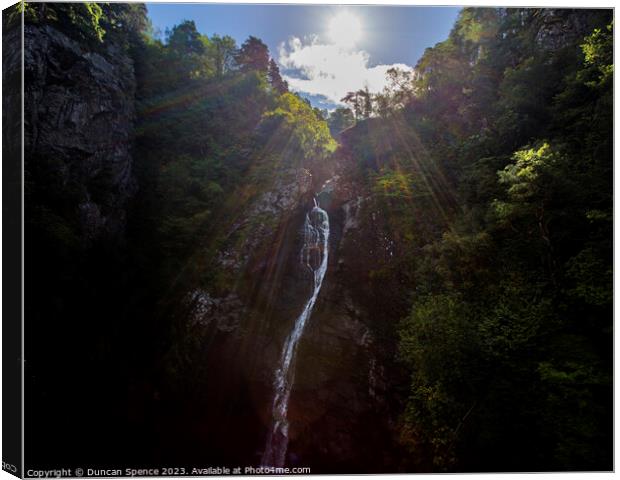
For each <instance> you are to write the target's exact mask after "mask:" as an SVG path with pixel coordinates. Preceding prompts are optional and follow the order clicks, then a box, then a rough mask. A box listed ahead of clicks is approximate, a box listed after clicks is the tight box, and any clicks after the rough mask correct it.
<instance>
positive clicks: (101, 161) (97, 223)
mask: <svg viewBox="0 0 620 480" xmlns="http://www.w3.org/2000/svg"><path fill="white" fill-rule="evenodd" d="M24 42H25V48H24V52H25V55H24V66H25V98H24V102H25V105H24V108H25V125H24V135H25V161H26V167H25V168H26V175H27V179H26V181H27V182H28V181H29V180H30V181H31V182H32V184H33V185H35V187H36V192H35V195H40V196H41V197H43V198H42V199H45V198H46V197H49V198H54V199H55V200H56V205H58V207H59V210H58V211H57V212H55V213H57V214H60V215H61V216H62V217H64V218H65V219H66V220H67V221H68V222H70V223H77V225H78V232H77V233H78V235H79V237H80V239H81V242H82V244H83V245H84V246H88V245H90V244H92V243H93V242H95V241H97V240H100V239H102V238H104V239H106V240H112V241H114V240H119V239H120V238H122V236H123V232H124V227H125V221H126V211H125V209H126V204H127V201H128V199H129V198H130V197H131V196H132V195H133V193H134V192H135V190H136V184H135V181H134V179H133V176H132V157H131V153H130V148H131V141H132V129H133V125H134V119H135V106H134V92H135V88H136V85H135V77H134V69H133V62H132V60H131V59H130V58H129V57H128V56H127V55H126V54H125V53H124V52H123V51H122V50H121V49H120V48H119V47H118V46H116V45H114V44H102V46H101V51H97V52H95V51H90V50H85V47H84V45H83V43H78V42H76V41H74V40H72V39H71V38H69V37H68V36H66V35H65V34H63V33H61V32H59V31H58V30H56V29H55V28H53V27H51V26H49V25H48V26H43V27H39V26H33V25H26V27H25V31H24ZM58 199H61V201H58Z"/></svg>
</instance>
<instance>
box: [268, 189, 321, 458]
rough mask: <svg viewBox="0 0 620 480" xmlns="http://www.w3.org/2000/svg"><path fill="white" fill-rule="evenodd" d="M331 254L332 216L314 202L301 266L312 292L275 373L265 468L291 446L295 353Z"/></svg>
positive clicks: (309, 214)
mask: <svg viewBox="0 0 620 480" xmlns="http://www.w3.org/2000/svg"><path fill="white" fill-rule="evenodd" d="M328 254H329V216H328V215H327V212H326V211H325V210H323V209H322V208H321V207H319V205H318V203H317V201H316V199H315V200H314V207H313V208H312V210H311V211H310V212H309V213H308V214H307V215H306V221H305V223H304V245H303V247H302V249H301V263H302V265H303V266H304V267H306V268H308V269H309V270H310V272H311V273H312V277H313V289H312V294H311V295H310V298H309V299H308V301H307V302H306V304H305V305H304V309H303V310H302V312H301V314H300V315H299V317H297V319H296V320H295V325H294V326H293V330H292V331H291V333H290V334H289V336H288V338H287V339H286V342H285V343H284V349H283V350H282V355H281V357H280V364H279V366H278V368H277V370H276V372H275V380H274V390H275V393H274V398H273V406H272V424H271V429H270V431H269V436H268V438H267V445H266V447H265V452H264V454H263V458H262V461H261V464H262V465H263V466H271V467H282V466H284V460H285V457H286V449H287V447H288V418H287V414H288V402H289V398H290V396H291V388H292V387H293V381H294V379H295V368H294V366H295V365H294V364H295V353H296V351H297V344H298V342H299V339H300V338H301V335H302V334H303V332H304V327H305V326H306V321H307V320H308V318H310V315H311V314H312V309H313V308H314V304H315V302H316V299H317V297H318V295H319V291H320V290H321V285H322V284H323V277H325V272H326V271H327V258H328Z"/></svg>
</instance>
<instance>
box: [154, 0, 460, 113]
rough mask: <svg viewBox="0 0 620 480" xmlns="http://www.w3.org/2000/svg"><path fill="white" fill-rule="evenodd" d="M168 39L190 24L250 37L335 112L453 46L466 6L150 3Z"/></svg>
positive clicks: (293, 85) (299, 87)
mask: <svg viewBox="0 0 620 480" xmlns="http://www.w3.org/2000/svg"><path fill="white" fill-rule="evenodd" d="M147 8H148V14H149V17H150V18H151V21H152V23H153V27H154V28H155V30H156V32H157V31H159V32H160V34H161V35H162V39H163V33H164V32H165V30H166V28H171V27H173V26H174V25H177V24H179V23H180V22H182V21H183V20H194V22H195V23H196V27H197V29H198V31H199V32H200V33H202V34H206V35H209V36H211V35H212V34H214V33H217V34H219V35H230V36H231V37H233V38H234V39H235V40H236V41H237V44H238V45H241V44H242V43H243V41H244V40H245V39H246V38H247V37H248V36H250V35H253V36H255V37H258V38H260V39H261V40H262V41H263V42H265V44H266V45H267V46H268V47H269V51H270V53H271V56H272V57H273V58H274V59H275V60H276V61H277V62H278V64H279V66H280V70H281V72H282V74H283V76H284V78H285V80H287V81H288V83H289V87H290V89H291V90H293V91H296V92H299V93H300V94H301V95H302V96H304V97H306V98H308V99H309V100H310V101H311V102H312V104H313V105H314V106H318V107H320V108H328V109H330V110H331V109H333V108H335V107H336V106H337V105H341V104H342V103H341V101H340V99H341V98H342V97H344V95H345V94H346V93H347V92H349V91H355V90H358V89H361V88H365V87H368V89H369V90H370V91H371V92H373V93H376V92H378V91H381V90H382V89H383V87H384V86H385V84H386V80H385V72H386V71H387V70H388V69H389V68H391V67H398V68H401V69H403V70H408V69H412V68H413V67H414V66H415V64H416V62H417V61H418V59H419V58H420V57H421V56H422V54H423V53H424V50H425V49H426V48H427V47H432V46H433V45H435V44H436V43H438V42H441V41H443V40H445V39H446V38H447V36H448V33H449V32H450V29H451V28H452V25H453V24H454V21H455V20H456V17H457V15H458V12H459V10H460V7H421V6H418V7H415V6H355V5H346V6H335V5H334V6H332V5H273V4H272V5H241V4H236V5H235V4H179V3H175V4H163V3H150V4H149V3H147Z"/></svg>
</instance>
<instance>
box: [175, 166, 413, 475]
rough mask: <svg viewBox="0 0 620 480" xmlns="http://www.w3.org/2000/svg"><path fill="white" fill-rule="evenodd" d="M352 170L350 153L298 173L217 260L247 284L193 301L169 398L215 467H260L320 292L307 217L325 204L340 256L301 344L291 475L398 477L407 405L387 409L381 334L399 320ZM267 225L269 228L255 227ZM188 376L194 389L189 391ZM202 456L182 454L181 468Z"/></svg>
mask: <svg viewBox="0 0 620 480" xmlns="http://www.w3.org/2000/svg"><path fill="white" fill-rule="evenodd" d="M353 164H354V162H352V159H350V158H348V157H347V156H346V155H341V156H337V157H335V158H334V159H332V160H330V161H329V162H328V164H325V165H319V166H315V168H314V169H313V171H312V172H307V171H306V173H303V172H304V171H302V170H299V171H294V170H291V171H290V172H288V173H287V175H285V177H284V179H283V180H282V181H280V182H279V183H277V184H274V187H273V189H272V190H270V191H267V192H266V193H264V194H263V195H261V196H259V197H258V199H257V200H256V201H255V202H253V203H252V204H251V205H250V206H249V207H248V208H247V210H246V212H247V213H246V214H245V215H244V216H243V218H241V219H240V220H238V221H237V222H235V223H234V224H233V225H232V227H231V229H230V234H229V235H228V241H227V242H226V243H225V244H224V246H223V247H222V248H221V250H220V251H219V252H218V253H217V254H216V258H217V262H216V265H215V267H214V268H218V269H220V270H221V271H222V272H227V273H228V274H230V275H231V276H232V277H233V278H235V279H236V280H235V282H234V283H233V284H232V286H231V288H230V289H229V290H225V291H220V292H213V291H207V290H203V289H201V288H197V289H195V290H192V291H190V292H188V294H187V296H186V300H185V301H186V307H187V309H188V316H187V320H186V323H185V328H186V330H185V333H184V334H183V339H182V340H181V341H180V343H179V345H178V348H176V349H175V351H174V352H172V353H171V355H170V356H169V358H168V362H169V365H170V368H171V370H170V377H169V379H168V381H167V382H166V383H167V384H168V385H173V386H172V387H171V389H170V390H167V391H166V392H165V393H164V396H168V397H169V398H172V399H177V400H179V401H180V402H181V403H182V405H183V410H184V411H186V412H187V413H186V414H184V415H183V419H181V418H179V417H178V416H173V418H172V419H171V420H170V422H171V423H173V424H174V423H185V422H186V421H187V417H191V418H192V421H193V422H194V424H195V425H196V431H195V434H194V435H195V436H194V437H192V438H193V439H194V440H193V441H194V445H195V446H196V447H197V448H200V449H202V450H203V451H204V452H208V453H205V455H206V456H207V457H208V458H209V459H212V460H214V461H215V460H216V459H220V460H221V459H225V460H226V461H228V462H230V463H231V465H232V464H234V463H235V462H237V463H239V462H240V463H242V464H255V465H258V464H259V462H260V458H261V455H262V453H263V450H264V448H265V442H266V440H267V435H268V429H269V427H270V422H271V413H272V412H271V407H272V401H273V391H274V390H273V381H274V373H275V369H276V368H277V366H278V362H279V358H280V354H281V350H282V348H283V344H284V341H285V338H286V337H287V336H288V335H289V333H290V331H291V329H292V328H293V323H294V321H295V319H296V318H297V317H298V316H299V314H300V313H301V309H302V308H303V305H304V303H305V302H306V300H307V299H308V296H309V295H310V293H311V290H312V279H311V277H310V275H309V273H308V271H307V269H305V268H303V265H302V263H301V259H300V252H301V248H302V243H303V235H304V234H303V223H304V219H305V215H306V213H307V212H308V211H309V210H310V209H311V207H312V205H313V200H312V198H313V195H316V197H317V198H318V200H319V203H320V205H321V207H322V208H324V209H325V210H326V211H327V212H328V214H329V218H330V230H331V233H330V246H329V248H330V256H329V264H328V268H327V273H326V275H325V279H324V284H323V287H322V290H321V291H320V294H319V296H318V299H317V301H316V305H315V308H314V310H313V313H312V315H311V316H310V318H309V319H308V322H307V327H306V329H305V331H304V333H303V335H302V337H301V340H300V342H299V347H298V353H297V359H296V362H295V367H294V368H295V381H294V384H293V387H292V392H291V397H290V404H289V420H290V422H289V423H290V426H289V432H290V444H289V449H288V454H287V457H286V465H288V466H290V465H298V466H307V465H310V466H312V467H313V468H314V472H315V473H321V472H337V471H348V472H351V471H359V472H368V471H375V472H380V471H394V470H395V469H398V468H399V465H398V462H397V460H396V458H398V451H397V447H396V437H395V434H394V432H393V431H392V427H393V426H394V425H395V421H396V415H397V412H398V411H399V408H400V407H401V406H400V405H390V404H389V402H388V401H386V400H385V397H386V395H385V393H386V391H387V390H389V389H390V386H389V382H393V381H394V378H392V379H387V378H386V376H385V371H386V362H388V363H389V364H391V363H392V362H393V356H394V352H393V349H392V346H391V345H390V343H389V342H388V343H387V344H386V343H385V341H384V339H379V340H378V341H377V338H376V335H375V333H374V329H375V327H376V325H377V324H381V323H384V322H386V321H387V322H389V321H392V320H393V319H391V318H387V319H386V318H384V316H383V315H382V313H381V306H380V305H378V304H377V303H376V302H374V301H373V299H372V297H373V295H374V293H373V292H372V286H371V285H370V284H369V282H368V278H369V274H370V271H371V270H372V269H373V268H377V265H378V264H379V263H381V261H383V256H382V255H381V254H380V255H379V257H380V259H379V261H378V258H377V255H376V253H374V252H377V251H378V250H379V248H378V243H379V242H380V237H381V236H382V235H383V232H381V229H380V228H379V229H377V230H369V229H368V228H367V225H368V220H369V218H370V210H371V209H370V208H369V207H367V205H366V203H370V202H369V200H370V197H367V196H365V194H364V186H363V185H357V184H356V183H355V180H345V178H353V177H352V176H351V175H350V174H349V173H350V172H349V170H350V169H352V168H353ZM256 217H258V218H263V221H261V222H259V223H256V222H252V220H253V218H256ZM242 229H245V231H244V232H243V235H241V233H240V231H241V230H242ZM240 238H242V240H240ZM388 317H389V314H388ZM396 372H397V375H396V377H398V370H396ZM181 375H183V376H186V377H187V379H189V380H187V381H188V382H189V384H185V385H184V386H183V385H182V383H181V382H179V381H178V379H179V377H180V376H181ZM175 379H177V380H175ZM398 381H400V380H398ZM188 392H189V394H188ZM396 397H397V396H396ZM393 398H394V396H393ZM174 403H176V401H175V402H174ZM190 412H191V413H190ZM185 415H187V417H186V416H185ZM239 432H243V435H242V436H241V437H242V438H240V434H239ZM189 443H191V442H189ZM198 446H200V447H198ZM170 448H171V449H173V450H174V448H175V447H174V446H170ZM197 454H198V452H189V451H187V449H184V451H180V449H179V450H178V451H177V453H176V455H178V458H192V457H193V456H194V455H197Z"/></svg>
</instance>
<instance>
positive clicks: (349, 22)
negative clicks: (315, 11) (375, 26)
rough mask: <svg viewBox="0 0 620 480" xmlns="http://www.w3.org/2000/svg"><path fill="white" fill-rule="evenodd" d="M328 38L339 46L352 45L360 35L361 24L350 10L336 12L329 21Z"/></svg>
mask: <svg viewBox="0 0 620 480" xmlns="http://www.w3.org/2000/svg"><path fill="white" fill-rule="evenodd" d="M328 34H329V38H330V40H331V41H332V42H333V43H335V44H336V45H338V46H341V47H352V46H353V45H355V44H356V43H357V42H358V41H359V40H360V38H361V36H362V24H361V22H360V20H359V18H357V16H355V15H353V14H352V13H351V12H347V11H343V12H340V13H338V14H337V15H336V16H335V17H333V18H332V19H331V20H330V21H329V29H328Z"/></svg>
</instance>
